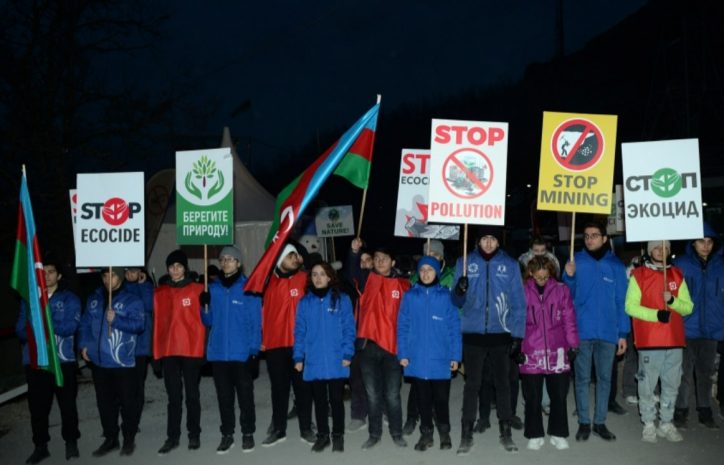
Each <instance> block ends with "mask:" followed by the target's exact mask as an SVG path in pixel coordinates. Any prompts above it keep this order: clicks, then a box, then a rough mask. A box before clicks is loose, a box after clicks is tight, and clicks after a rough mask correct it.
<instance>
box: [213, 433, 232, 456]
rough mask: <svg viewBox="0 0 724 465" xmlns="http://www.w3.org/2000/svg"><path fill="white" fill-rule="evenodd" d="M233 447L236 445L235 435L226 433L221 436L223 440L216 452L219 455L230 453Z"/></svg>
mask: <svg viewBox="0 0 724 465" xmlns="http://www.w3.org/2000/svg"><path fill="white" fill-rule="evenodd" d="M232 447H234V435H233V434H225V435H223V436H221V442H220V443H219V447H217V448H216V453H217V454H219V455H224V454H228V453H229V451H230V450H231V448H232Z"/></svg>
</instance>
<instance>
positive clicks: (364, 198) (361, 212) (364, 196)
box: [357, 94, 382, 239]
mask: <svg viewBox="0 0 724 465" xmlns="http://www.w3.org/2000/svg"><path fill="white" fill-rule="evenodd" d="M381 101H382V94H377V105H379V104H380V102H381ZM370 171H372V166H370ZM367 185H369V174H368V175H367ZM366 203H367V187H365V188H364V189H363V190H362V205H361V206H360V209H359V224H358V225H357V239H359V238H360V236H361V235H362V220H363V219H364V216H365V204H366Z"/></svg>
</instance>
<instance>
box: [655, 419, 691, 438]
mask: <svg viewBox="0 0 724 465" xmlns="http://www.w3.org/2000/svg"><path fill="white" fill-rule="evenodd" d="M656 434H657V435H658V436H659V437H661V438H665V439H666V440H667V441H669V442H681V441H683V440H684V438H683V437H682V436H681V433H679V432H678V431H677V430H676V426H674V425H673V424H672V423H662V424H661V425H659V429H657V430H656Z"/></svg>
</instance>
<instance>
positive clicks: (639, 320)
mask: <svg viewBox="0 0 724 465" xmlns="http://www.w3.org/2000/svg"><path fill="white" fill-rule="evenodd" d="M647 250H648V254H649V256H648V259H647V260H646V261H645V262H644V266H640V267H638V268H636V269H634V270H633V271H632V273H631V278H630V279H629V285H628V291H627V292H626V313H627V314H629V315H630V316H631V318H632V319H633V322H632V325H633V335H634V345H635V346H636V349H637V350H638V355H639V371H638V375H637V379H638V393H639V402H638V405H639V412H640V413H641V421H642V422H643V424H644V429H643V432H642V435H641V439H642V440H643V441H645V442H656V440H657V439H656V438H657V436H658V437H662V438H666V439H667V440H668V441H671V442H679V441H681V440H683V437H682V436H681V434H680V433H679V432H678V431H677V430H676V427H675V426H674V424H673V423H672V420H673V418H674V404H675V403H676V395H677V394H678V392H679V384H680V383H681V362H682V352H683V350H682V348H683V347H684V346H685V345H686V341H685V338H684V321H683V319H682V317H684V316H686V315H689V314H690V313H691V310H692V308H693V306H694V304H693V303H692V301H691V297H690V296H689V288H688V287H687V285H686V281H684V275H683V272H682V271H681V269H679V268H677V267H675V266H671V265H670V264H669V263H667V257H668V256H669V255H670V253H671V244H670V243H669V241H649V243H648V247H647ZM659 381H661V395H660V398H659V399H660V404H659V405H660V407H659V411H658V415H657V412H656V400H655V399H654V390H655V389H656V385H657V384H658V383H659ZM657 416H658V418H659V427H658V428H656V425H655V424H654V421H655V420H656V417H657Z"/></svg>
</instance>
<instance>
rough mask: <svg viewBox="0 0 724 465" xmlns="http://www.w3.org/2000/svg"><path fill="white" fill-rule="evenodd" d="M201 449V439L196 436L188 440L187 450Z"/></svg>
mask: <svg viewBox="0 0 724 465" xmlns="http://www.w3.org/2000/svg"><path fill="white" fill-rule="evenodd" d="M199 447H201V439H199V437H198V436H192V437H190V438H189V450H198V449H199Z"/></svg>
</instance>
